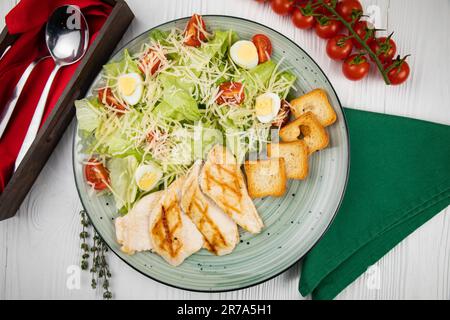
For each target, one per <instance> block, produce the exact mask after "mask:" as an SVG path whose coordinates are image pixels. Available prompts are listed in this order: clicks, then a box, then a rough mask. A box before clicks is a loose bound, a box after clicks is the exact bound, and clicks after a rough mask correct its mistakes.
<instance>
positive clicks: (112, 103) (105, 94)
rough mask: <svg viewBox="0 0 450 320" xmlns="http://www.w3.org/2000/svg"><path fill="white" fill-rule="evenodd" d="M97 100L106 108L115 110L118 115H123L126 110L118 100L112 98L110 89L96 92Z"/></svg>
mask: <svg viewBox="0 0 450 320" xmlns="http://www.w3.org/2000/svg"><path fill="white" fill-rule="evenodd" d="M98 100H99V101H100V102H101V103H103V104H106V105H107V106H109V107H111V108H113V109H115V110H116V111H117V112H119V113H124V111H125V110H126V109H127V108H126V107H125V106H124V105H123V104H122V103H120V102H119V100H117V99H116V97H114V94H113V92H112V90H111V88H103V89H100V90H99V91H98Z"/></svg>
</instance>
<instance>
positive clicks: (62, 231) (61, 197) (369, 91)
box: [0, 0, 450, 299]
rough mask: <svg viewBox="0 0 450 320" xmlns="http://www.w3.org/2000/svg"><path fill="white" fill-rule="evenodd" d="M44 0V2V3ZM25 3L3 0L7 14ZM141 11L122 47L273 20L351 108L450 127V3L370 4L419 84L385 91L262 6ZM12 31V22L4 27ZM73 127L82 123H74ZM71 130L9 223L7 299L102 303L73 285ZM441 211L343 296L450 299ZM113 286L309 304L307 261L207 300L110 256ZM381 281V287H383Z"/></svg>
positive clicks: (446, 221)
mask: <svg viewBox="0 0 450 320" xmlns="http://www.w3.org/2000/svg"><path fill="white" fill-rule="evenodd" d="M36 1H37V0H36ZM16 2H18V1H16V0H2V1H1V2H0V16H2V17H3V16H4V15H5V14H6V13H7V12H8V11H9V10H10V9H11V8H12V7H13V6H14V5H15V3H16ZM128 2H129V5H130V7H131V9H132V10H133V12H134V13H135V15H136V18H135V20H134V21H133V23H132V25H131V26H130V28H129V30H128V31H127V33H126V34H125V36H124V37H123V40H122V43H121V44H119V45H122V44H124V43H126V42H127V41H129V40H130V39H132V38H133V37H135V36H136V35H138V34H140V33H141V32H143V31H145V30H147V29H149V28H151V27H153V26H155V25H158V24H160V23H163V22H165V21H169V20H172V19H174V18H178V17H183V16H188V15H191V14H192V13H193V12H197V13H202V14H206V13H209V14H226V15H234V16H241V17H245V18H248V19H251V20H254V21H258V22H261V23H263V24H266V25H268V26H270V27H272V28H274V29H276V30H278V31H280V32H282V33H283V34H285V35H286V36H288V37H289V38H291V39H294V40H295V41H296V42H297V43H298V44H300V45H301V46H302V47H303V48H304V49H305V50H306V51H308V52H309V53H310V54H311V55H312V57H313V58H314V59H315V60H316V61H317V62H318V64H319V65H320V66H321V67H322V68H323V69H324V71H325V72H326V73H327V74H328V75H329V77H330V80H331V82H332V83H333V84H334V86H335V88H336V90H337V93H338V95H339V97H340V98H341V101H342V102H343V104H344V105H345V106H348V107H351V108H357V109H363V110H371V111H377V112H384V113H389V114H395V115H403V116H409V117H414V118H419V119H424V120H429V121H433V122H439V123H445V124H450V85H449V83H450V64H449V57H448V52H449V51H450V19H449V18H450V1H448V0H433V1H432V2H433V3H432V4H430V3H429V2H430V1H421V0H414V1H412V0H365V1H363V3H364V5H365V7H366V8H367V7H368V6H370V5H375V6H376V7H375V8H379V10H380V11H379V12H380V17H381V25H382V26H383V27H387V29H388V30H395V31H396V35H395V38H396V40H397V42H398V46H399V48H400V50H401V52H402V53H404V54H406V53H411V54H413V56H412V58H411V59H410V63H411V65H412V66H413V75H412V79H410V81H409V82H408V83H407V84H406V85H403V86H400V87H386V86H385V85H384V83H383V82H382V81H381V80H380V79H379V78H378V77H377V76H376V75H375V74H373V75H372V76H371V78H370V79H368V80H364V81H362V82H359V83H350V82H349V81H347V80H345V79H344V77H343V76H342V75H341V73H340V65H339V64H337V63H334V62H332V61H330V60H329V59H328V58H327V57H326V54H325V53H324V50H325V43H324V42H323V41H321V40H319V39H318V38H317V37H316V36H315V35H314V34H313V33H311V32H305V31H301V30H297V29H295V28H294V27H293V25H292V23H291V22H290V20H289V19H288V18H282V17H279V16H276V15H275V14H274V13H272V12H271V10H270V8H269V7H268V6H262V5H259V4H257V3H256V2H255V1H253V0H227V1H219V0H164V1H161V0H128ZM0 24H1V25H0V27H3V24H4V22H3V20H2V21H1V23H0ZM72 126H73V124H72ZM72 126H71V127H70V128H69V129H68V130H67V132H66V134H65V135H64V136H63V138H62V139H61V142H60V143H59V145H58V147H57V148H56V149H55V151H54V152H53V155H52V157H51V158H50V160H49V161H48V163H47V165H46V166H45V168H44V169H43V171H42V173H41V175H40V176H39V178H38V180H37V181H36V183H35V185H34V187H33V189H32V190H31V192H30V193H29V195H28V197H27V198H26V200H25V201H24V203H23V205H22V207H21V209H20V211H19V212H18V214H17V216H16V217H15V218H13V219H10V220H7V221H4V222H0V299H25V298H37V299H45V298H50V299H79V298H86V299H94V298H98V297H100V294H99V292H95V291H93V290H91V288H90V285H89V274H87V273H85V274H82V282H81V288H80V289H79V290H69V289H68V288H67V286H66V281H67V277H68V274H67V268H68V267H69V266H71V265H78V264H79V257H80V247H79V238H78V234H79V232H80V224H79V215H78V212H79V211H80V209H81V203H80V200H79V199H78V195H77V191H76V189H75V182H74V178H73V174H72V160H71V154H72V151H71V139H72V137H71V133H72V129H73V127H72ZM448 213H450V212H449V209H448V208H447V210H444V211H443V212H441V213H440V214H438V215H437V216H436V217H435V218H434V219H432V220H431V221H429V222H428V223H426V224H425V225H424V226H423V227H422V228H420V229H419V230H417V231H416V232H414V234H412V235H411V236H410V237H408V238H407V239H406V240H404V241H403V242H402V243H401V244H399V245H398V246H397V247H396V248H394V249H393V250H392V251H391V252H390V253H389V254H387V255H386V256H385V257H384V258H383V259H381V260H380V261H379V262H378V263H377V264H376V265H375V267H374V268H373V269H371V272H368V273H366V274H365V275H363V276H361V277H360V278H359V279H358V280H357V281H355V282H354V283H353V284H352V285H350V286H349V287H348V288H347V289H346V290H345V291H344V292H342V293H341V294H340V295H339V296H338V299H450V216H449V215H448ZM110 264H111V267H112V272H113V279H112V281H111V286H112V289H113V291H114V294H115V297H116V298H124V299H125V298H131V299H302V297H301V296H300V294H299V293H298V290H297V287H298V282H299V268H300V266H299V265H296V266H294V267H292V268H291V269H290V270H289V271H287V272H286V273H284V274H282V275H280V276H279V277H277V278H275V279H273V280H271V281H268V282H266V283H264V284H261V285H259V286H256V287H253V288H249V289H246V290H241V291H235V292H229V293H222V294H206V293H191V292H188V291H182V290H178V289H173V288H170V287H168V286H165V285H162V284H159V283H157V282H155V281H153V280H151V279H148V278H146V277H145V276H143V275H141V274H140V273H138V272H135V271H134V270H133V269H131V268H130V267H128V266H127V265H126V264H125V263H123V262H122V261H121V260H119V259H118V258H116V257H115V256H114V254H111V255H110ZM377 280H379V283H377V282H378V281H377Z"/></svg>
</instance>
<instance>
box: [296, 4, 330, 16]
mask: <svg viewBox="0 0 450 320" xmlns="http://www.w3.org/2000/svg"><path fill="white" fill-rule="evenodd" d="M302 1H303V0H302ZM331 1H332V0H324V1H323V2H324V3H326V4H327V5H331ZM303 2H305V3H308V2H309V0H306V1H303ZM316 3H317V0H312V2H311V4H312V5H314V4H316ZM314 13H317V14H322V15H325V16H329V15H331V13H330V11H328V10H327V9H325V8H324V7H323V6H319V7H315V8H314Z"/></svg>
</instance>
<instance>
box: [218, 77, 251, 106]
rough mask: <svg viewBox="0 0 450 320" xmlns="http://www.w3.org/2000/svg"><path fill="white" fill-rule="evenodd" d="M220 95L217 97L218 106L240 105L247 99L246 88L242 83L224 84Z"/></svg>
mask: <svg viewBox="0 0 450 320" xmlns="http://www.w3.org/2000/svg"><path fill="white" fill-rule="evenodd" d="M219 90H220V91H219V92H220V95H219V96H218V97H217V99H216V102H217V103H218V104H225V103H228V104H234V105H239V104H241V103H242V102H243V101H244V99H245V93H244V86H243V85H242V83H240V82H224V83H222V84H221V85H220V86H219Z"/></svg>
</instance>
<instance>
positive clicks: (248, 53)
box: [230, 40, 258, 69]
mask: <svg viewBox="0 0 450 320" xmlns="http://www.w3.org/2000/svg"><path fill="white" fill-rule="evenodd" d="M230 56H231V59H232V60H233V61H234V63H236V64H237V65H238V66H240V67H242V68H244V69H252V68H254V67H256V66H257V65H258V51H257V50H256V46H255V45H254V44H253V42H251V41H247V40H240V41H237V42H235V43H234V44H233V45H232V46H231V48H230Z"/></svg>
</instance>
